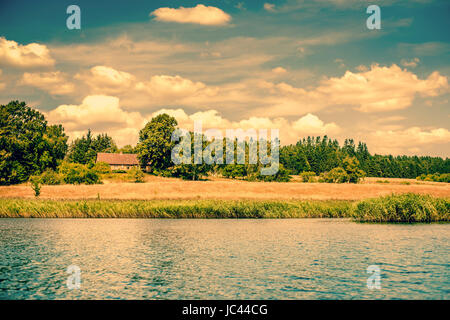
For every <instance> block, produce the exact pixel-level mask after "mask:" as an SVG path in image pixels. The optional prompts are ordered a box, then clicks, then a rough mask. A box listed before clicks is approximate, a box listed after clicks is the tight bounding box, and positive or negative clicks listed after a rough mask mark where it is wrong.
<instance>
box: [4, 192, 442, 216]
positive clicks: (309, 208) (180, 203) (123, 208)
mask: <svg viewBox="0 0 450 320" xmlns="http://www.w3.org/2000/svg"><path fill="white" fill-rule="evenodd" d="M449 212H450V199H449V198H434V197H431V196H427V195H418V194H402V195H391V196H387V197H381V198H375V199H368V200H362V201H359V202H355V201H349V200H294V201H258V200H100V199H92V200H41V199H0V218H174V219H177V218H202V219H208V218H214V219H221V218H252V219H254V218H352V219H353V220H355V221H360V222H409V223H412V222H437V221H443V222H448V221H450V213H449Z"/></svg>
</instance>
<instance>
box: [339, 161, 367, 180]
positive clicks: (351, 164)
mask: <svg viewBox="0 0 450 320" xmlns="http://www.w3.org/2000/svg"><path fill="white" fill-rule="evenodd" d="M344 168H345V171H346V172H347V175H348V182H350V183H358V182H359V180H360V179H361V178H363V177H364V176H365V175H366V173H365V172H364V171H362V170H361V169H359V161H358V159H356V157H346V158H345V159H344Z"/></svg>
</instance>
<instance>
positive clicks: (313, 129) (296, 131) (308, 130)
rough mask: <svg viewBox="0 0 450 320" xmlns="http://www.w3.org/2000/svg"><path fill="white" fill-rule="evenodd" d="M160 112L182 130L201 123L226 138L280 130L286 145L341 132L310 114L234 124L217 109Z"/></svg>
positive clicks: (263, 118)
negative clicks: (240, 133)
mask: <svg viewBox="0 0 450 320" xmlns="http://www.w3.org/2000/svg"><path fill="white" fill-rule="evenodd" d="M161 113H167V114H169V115H170V116H173V117H175V119H177V121H178V126H179V127H180V128H183V129H186V130H191V131H192V130H193V128H194V121H202V126H203V130H207V129H219V130H221V131H222V134H223V135H224V136H225V130H227V129H238V128H240V129H243V130H248V129H255V130H259V129H279V133H280V140H281V143H282V144H283V145H285V144H291V143H295V142H297V141H298V140H299V139H300V138H302V137H305V136H308V135H334V134H337V133H339V132H340V130H341V129H340V128H339V126H338V125H337V124H335V123H325V122H323V121H322V120H320V119H319V118H318V117H317V116H316V115H313V114H307V115H305V116H303V117H301V118H298V119H297V120H296V121H289V120H287V119H285V118H282V117H278V118H269V117H249V118H247V119H242V120H239V121H232V120H229V119H226V118H224V117H222V116H221V115H220V113H219V112H218V111H216V110H207V111H200V112H195V113H193V114H191V115H188V114H187V113H186V112H185V111H184V110H183V109H161V110H158V111H156V112H154V113H153V114H152V116H156V115H158V114H161Z"/></svg>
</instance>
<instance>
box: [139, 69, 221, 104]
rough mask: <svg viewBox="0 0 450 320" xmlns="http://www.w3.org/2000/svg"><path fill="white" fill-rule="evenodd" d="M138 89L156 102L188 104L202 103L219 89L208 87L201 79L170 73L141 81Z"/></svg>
mask: <svg viewBox="0 0 450 320" xmlns="http://www.w3.org/2000/svg"><path fill="white" fill-rule="evenodd" d="M136 90H138V91H140V92H141V93H142V92H143V93H146V94H147V95H149V96H150V98H151V99H152V100H153V101H152V103H156V104H159V105H161V104H167V103H169V104H171V105H174V104H186V105H195V104H196V103H200V104H201V103H202V102H205V101H207V100H208V99H209V98H211V97H212V96H214V95H215V94H216V93H217V89H215V88H210V87H207V86H206V84H204V83H203V82H200V81H192V80H190V79H186V78H183V77H180V76H178V75H176V76H170V75H155V76H152V77H151V78H150V81H143V82H139V83H137V85H136Z"/></svg>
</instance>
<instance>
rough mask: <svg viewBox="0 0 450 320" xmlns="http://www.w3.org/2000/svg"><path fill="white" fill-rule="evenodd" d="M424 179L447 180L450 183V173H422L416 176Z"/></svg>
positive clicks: (418, 178)
mask: <svg viewBox="0 0 450 320" xmlns="http://www.w3.org/2000/svg"><path fill="white" fill-rule="evenodd" d="M416 179H417V180H422V181H434V182H447V183H450V173H442V174H439V173H435V174H421V175H420V176H418V177H417V178H416Z"/></svg>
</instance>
